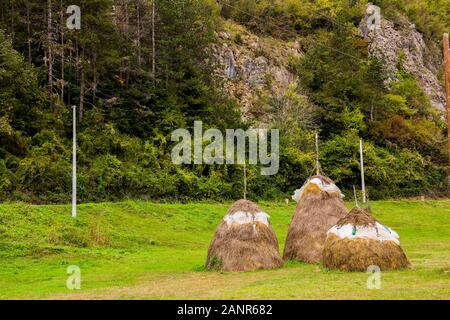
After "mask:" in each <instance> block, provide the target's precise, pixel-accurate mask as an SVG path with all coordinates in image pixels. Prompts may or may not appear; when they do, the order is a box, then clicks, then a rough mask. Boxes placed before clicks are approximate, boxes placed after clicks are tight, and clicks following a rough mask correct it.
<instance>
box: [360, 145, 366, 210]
mask: <svg viewBox="0 0 450 320" xmlns="http://www.w3.org/2000/svg"><path fill="white" fill-rule="evenodd" d="M359 155H360V164H361V188H362V201H363V203H364V204H365V203H366V183H365V181H364V157H363V141H362V139H360V140H359Z"/></svg>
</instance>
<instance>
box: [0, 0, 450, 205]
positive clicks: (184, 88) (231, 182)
mask: <svg viewBox="0 0 450 320" xmlns="http://www.w3.org/2000/svg"><path fill="white" fill-rule="evenodd" d="M372 2H373V3H374V4H376V5H379V6H380V7H381V8H382V9H383V12H384V14H385V15H386V17H387V18H389V19H393V20H395V19H396V17H398V16H399V15H405V16H407V17H408V18H409V19H410V20H411V21H412V22H414V23H415V24H416V26H417V29H418V30H419V31H420V32H422V33H423V35H424V38H425V40H426V42H427V43H428V44H430V48H435V55H436V57H437V58H439V54H440V52H439V48H441V46H440V40H441V38H442V33H443V32H445V31H446V30H447V31H448V30H449V27H450V26H449V24H450V21H449V20H450V19H448V17H449V16H450V12H449V10H450V4H449V1H448V0H434V1H432V0H427V1H420V0H400V1H393V0H387V1H381V0H380V1H372ZM72 4H76V5H79V6H80V8H81V14H82V27H81V29H80V30H69V29H68V28H67V26H66V19H67V17H68V14H66V8H67V7H68V6H69V5H72ZM366 5H367V1H358V0H317V1H313V0H310V1H307V0H259V1H258V0H221V1H214V0H78V1H70V2H69V1H66V0H64V1H63V0H60V1H58V0H47V1H45V2H44V1H40V0H1V1H0V199H1V200H3V201H5V200H22V201H28V202H33V203H46V202H62V203H63V202H68V201H69V199H70V193H71V151H72V149H71V147H72V146H71V135H72V113H71V106H72V105H76V106H77V110H78V113H79V114H78V116H79V117H78V128H79V129H78V130H79V134H78V160H79V162H78V193H79V197H80V201H83V202H86V201H103V200H119V199H123V198H141V199H154V200H167V201H186V200H198V199H215V200H220V199H237V198H241V196H242V188H243V182H242V175H243V168H242V167H241V166H232V165H175V164H173V163H172V161H171V158H170V151H171V149H172V147H173V142H171V139H170V136H171V133H172V132H173V130H175V129H177V128H192V126H193V122H194V120H202V121H203V123H204V126H205V127H214V128H219V129H221V130H225V128H247V127H249V126H252V125H253V126H254V125H257V124H255V123H254V122H252V121H244V120H242V117H241V115H240V106H239V104H238V103H237V102H236V100H235V99H233V98H229V97H226V96H224V95H223V94H222V93H221V91H220V90H219V87H220V86H219V84H218V83H217V82H216V81H215V79H214V77H213V76H212V75H213V72H212V70H211V68H212V66H211V65H209V64H208V63H205V61H208V52H209V51H208V48H209V47H210V46H211V44H213V43H215V42H216V41H219V39H218V36H217V31H218V30H220V29H221V27H222V24H223V23H224V21H226V20H232V21H234V22H235V23H238V24H241V25H243V26H245V27H246V28H248V30H251V31H252V32H254V33H255V34H258V35H264V36H270V37H274V38H277V39H282V40H289V39H294V38H301V40H302V41H301V46H302V48H303V50H304V51H305V55H303V56H301V57H299V58H296V59H292V61H291V63H290V66H289V67H290V69H291V70H290V71H291V72H293V73H294V74H296V75H298V77H299V79H300V80H301V81H300V82H301V86H299V88H296V89H295V90H299V91H300V90H301V92H302V93H306V94H307V95H308V97H309V99H310V101H311V104H312V105H313V109H312V111H311V112H312V113H313V116H311V118H312V120H311V121H304V119H302V117H299V116H298V112H297V111H296V110H295V109H294V110H291V111H290V112H288V113H286V114H285V115H284V118H282V119H277V118H274V121H273V123H271V124H270V125H271V126H273V127H274V128H279V129H280V138H281V147H280V171H279V172H278V174H277V175H275V176H261V175H260V174H259V168H257V166H254V165H252V166H250V167H249V168H248V187H249V197H250V198H253V199H258V198H266V199H267V198H285V197H288V196H290V194H292V192H293V190H294V189H296V188H299V187H300V186H301V185H302V183H303V181H304V180H305V179H306V178H307V177H308V176H309V175H310V174H311V172H312V170H313V167H314V145H313V144H314V139H313V136H314V134H315V132H316V131H320V136H321V146H320V149H321V152H320V160H321V165H322V168H323V171H324V173H325V174H326V175H328V176H330V177H331V178H332V179H334V180H335V181H336V182H337V183H338V184H339V186H340V187H341V188H342V189H343V190H344V191H345V192H346V193H347V194H349V193H348V192H349V190H351V188H352V185H357V186H358V185H359V162H358V161H359V160H358V146H359V145H358V143H359V138H363V139H364V140H365V147H364V151H365V155H366V180H367V181H366V184H367V185H368V187H369V195H370V197H371V198H372V199H376V198H391V197H403V196H417V195H439V194H442V193H444V192H445V191H446V190H447V182H446V180H447V178H446V176H447V160H446V159H447V151H446V139H445V136H446V132H447V127H446V124H445V121H444V119H443V116H442V114H441V113H440V111H437V110H436V109H434V108H433V107H432V106H431V104H430V101H429V100H428V98H427V96H426V95H425V94H424V92H423V90H422V89H421V88H420V86H419V85H418V83H417V81H416V80H415V78H414V77H412V76H411V75H410V74H408V72H406V71H405V70H403V69H402V66H401V65H400V66H399V70H400V71H399V72H398V75H397V77H396V78H397V80H396V81H395V82H392V83H391V84H390V85H386V84H385V82H384V80H385V76H384V74H383V71H382V70H383V69H382V65H383V61H379V60H377V59H375V58H373V57H369V55H368V53H367V43H365V42H364V41H363V39H362V38H361V37H360V36H359V35H358V31H357V30H358V24H359V22H360V21H361V18H362V17H363V16H364V14H365V8H366ZM235 41H239V39H235ZM350 57H351V58H350ZM440 77H441V80H442V74H441V75H440ZM374 110H375V112H374Z"/></svg>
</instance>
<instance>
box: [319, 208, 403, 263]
mask: <svg viewBox="0 0 450 320" xmlns="http://www.w3.org/2000/svg"><path fill="white" fill-rule="evenodd" d="M323 264H324V266H325V267H327V268H330V269H339V270H344V271H366V270H367V268H368V267H369V266H371V265H374V266H378V267H379V268H380V269H381V270H389V269H401V268H406V267H408V266H409V262H408V259H407V258H406V256H405V253H404V252H403V250H402V248H401V247H400V242H399V236H398V234H397V233H396V232H395V231H393V230H392V229H390V228H388V227H386V226H384V225H382V224H380V223H379V222H378V221H376V220H375V219H374V218H373V217H372V216H371V215H370V213H369V212H368V211H366V210H363V209H359V208H355V209H353V210H352V211H351V212H350V213H349V214H348V215H347V216H345V217H344V218H342V219H341V220H339V221H338V223H337V224H336V225H335V226H333V227H332V228H331V229H330V230H329V231H328V235H327V239H326V241H325V246H324V250H323Z"/></svg>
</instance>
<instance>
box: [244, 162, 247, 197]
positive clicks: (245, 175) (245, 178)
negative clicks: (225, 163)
mask: <svg viewBox="0 0 450 320" xmlns="http://www.w3.org/2000/svg"><path fill="white" fill-rule="evenodd" d="M245 162H246V161H245V159H244V199H245V200H247V165H246V163H245Z"/></svg>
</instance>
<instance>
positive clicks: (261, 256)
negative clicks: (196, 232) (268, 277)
mask: <svg viewBox="0 0 450 320" xmlns="http://www.w3.org/2000/svg"><path fill="white" fill-rule="evenodd" d="M237 212H244V213H248V214H251V216H252V217H253V218H255V217H256V215H257V214H258V213H261V209H260V208H259V207H258V205H257V204H255V203H254V202H252V201H249V200H245V199H242V200H239V201H237V202H235V203H234V204H233V205H232V207H231V208H230V209H229V210H228V212H227V217H229V216H232V215H233V214H235V213H237ZM282 265H283V261H282V259H281V257H280V253H279V248H278V240H277V237H276V235H275V231H274V230H273V228H272V226H271V225H270V222H269V221H267V225H266V224H265V223H263V222H260V221H256V220H255V221H251V222H249V223H242V224H241V223H237V222H234V223H231V224H229V223H227V221H225V219H223V220H222V222H221V223H220V225H219V226H218V227H217V230H216V232H215V234H214V238H213V240H212V241H211V244H210V247H209V250H208V257H207V261H206V268H207V269H213V270H220V271H249V270H257V269H273V268H280V267H281V266H282Z"/></svg>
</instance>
